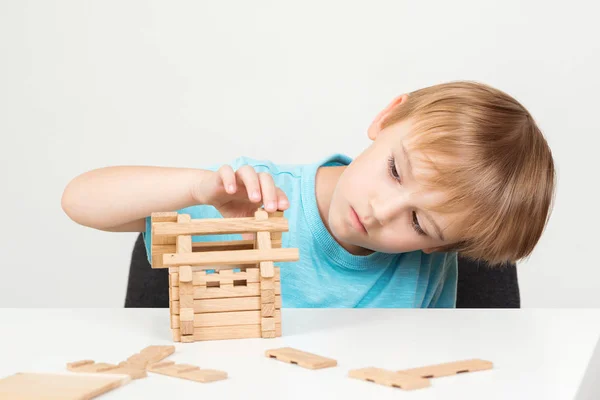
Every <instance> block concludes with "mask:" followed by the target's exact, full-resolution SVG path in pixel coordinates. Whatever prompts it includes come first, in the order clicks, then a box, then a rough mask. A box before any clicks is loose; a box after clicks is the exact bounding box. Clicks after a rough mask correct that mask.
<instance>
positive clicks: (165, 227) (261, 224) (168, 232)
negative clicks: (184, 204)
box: [152, 217, 288, 244]
mask: <svg viewBox="0 0 600 400" xmlns="http://www.w3.org/2000/svg"><path fill="white" fill-rule="evenodd" d="M152 229H153V231H154V234H155V235H156V236H159V237H160V236H167V237H168V236H171V237H174V236H177V235H193V236H198V235H225V234H232V233H253V232H257V231H268V232H277V231H288V221H287V219H286V218H269V219H268V220H266V221H257V220H256V219H255V218H253V217H242V218H198V219H192V220H191V222H189V223H181V224H180V223H177V222H153V223H152ZM161 244H165V243H161Z"/></svg>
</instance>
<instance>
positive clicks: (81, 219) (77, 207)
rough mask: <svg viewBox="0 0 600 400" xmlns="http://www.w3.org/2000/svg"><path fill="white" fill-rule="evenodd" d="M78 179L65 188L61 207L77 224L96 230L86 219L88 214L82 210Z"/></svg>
mask: <svg viewBox="0 0 600 400" xmlns="http://www.w3.org/2000/svg"><path fill="white" fill-rule="evenodd" d="M76 180H77V179H74V180H72V181H71V182H69V184H68V185H67V186H66V187H65V189H64V191H63V194H62V197H61V199H60V206H61V208H62V210H63V212H64V213H65V214H66V215H67V216H68V217H69V218H70V219H71V220H72V221H73V222H75V223H77V224H79V225H83V226H87V227H90V228H95V226H94V225H93V224H91V223H90V222H91V221H88V219H89V218H86V213H85V211H84V210H83V209H82V207H81V205H82V199H81V196H80V194H79V193H80V190H78V188H77V182H76Z"/></svg>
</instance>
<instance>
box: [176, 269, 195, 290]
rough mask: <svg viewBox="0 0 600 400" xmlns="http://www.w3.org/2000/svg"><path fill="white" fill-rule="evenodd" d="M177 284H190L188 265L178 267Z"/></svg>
mask: <svg viewBox="0 0 600 400" xmlns="http://www.w3.org/2000/svg"><path fill="white" fill-rule="evenodd" d="M178 272H179V284H180V285H181V283H187V282H189V283H192V281H193V275H192V267H191V266H189V265H184V266H181V267H179V271H178Z"/></svg>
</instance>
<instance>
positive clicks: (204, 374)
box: [148, 361, 227, 383]
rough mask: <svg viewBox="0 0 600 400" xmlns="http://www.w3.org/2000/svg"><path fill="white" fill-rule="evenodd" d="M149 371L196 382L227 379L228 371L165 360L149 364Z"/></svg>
mask: <svg viewBox="0 0 600 400" xmlns="http://www.w3.org/2000/svg"><path fill="white" fill-rule="evenodd" d="M148 371H150V372H154V373H156V374H162V375H167V376H172V377H175V378H180V379H187V380H190V381H196V382H202V383H206V382H215V381H220V380H223V379H227V373H226V372H224V371H217V370H214V369H200V367H197V366H195V365H189V364H175V363H174V362H172V361H165V362H161V363H157V364H152V365H149V366H148Z"/></svg>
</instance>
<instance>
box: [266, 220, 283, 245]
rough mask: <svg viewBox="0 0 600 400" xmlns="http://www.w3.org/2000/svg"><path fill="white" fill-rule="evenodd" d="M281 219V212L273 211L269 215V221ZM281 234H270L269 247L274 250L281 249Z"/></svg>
mask: <svg viewBox="0 0 600 400" xmlns="http://www.w3.org/2000/svg"><path fill="white" fill-rule="evenodd" d="M271 218H283V211H274V212H270V213H269V219H271ZM281 236H282V232H271V247H272V248H274V249H279V248H281Z"/></svg>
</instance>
